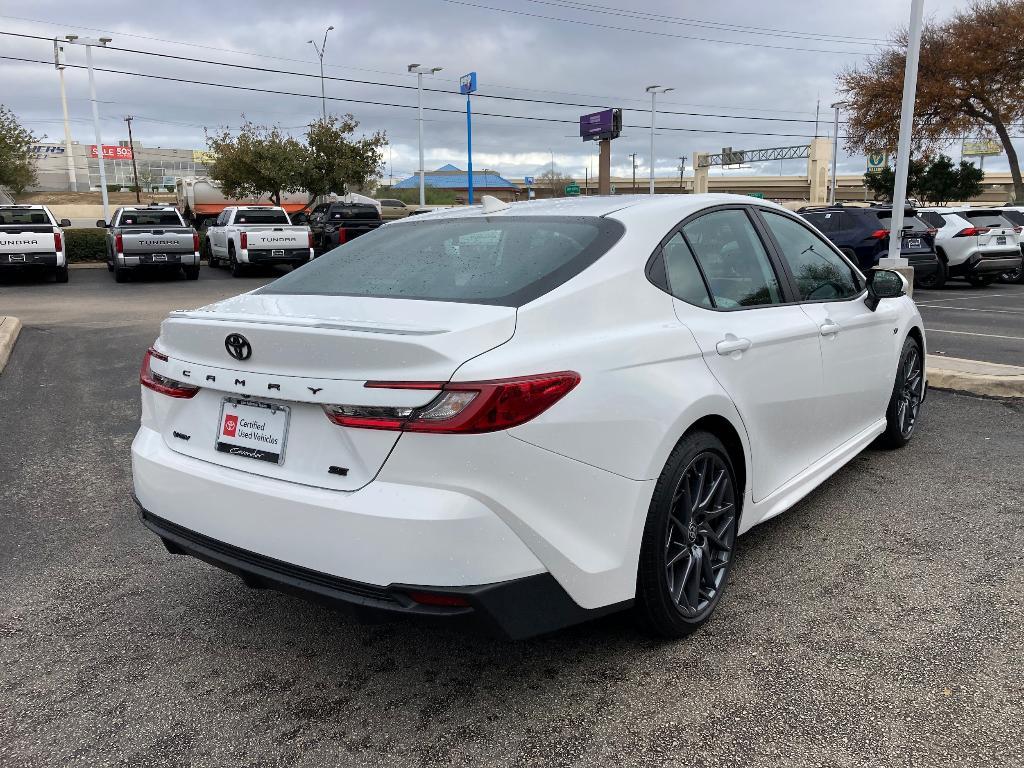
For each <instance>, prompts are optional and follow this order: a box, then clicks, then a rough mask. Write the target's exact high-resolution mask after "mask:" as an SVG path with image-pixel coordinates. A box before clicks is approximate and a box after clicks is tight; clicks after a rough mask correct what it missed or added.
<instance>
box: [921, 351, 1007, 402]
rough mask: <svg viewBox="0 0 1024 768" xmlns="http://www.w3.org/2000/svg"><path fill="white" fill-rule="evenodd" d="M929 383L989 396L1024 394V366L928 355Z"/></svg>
mask: <svg viewBox="0 0 1024 768" xmlns="http://www.w3.org/2000/svg"><path fill="white" fill-rule="evenodd" d="M927 364H928V386H929V387H931V388H933V389H949V390H953V391H956V392H970V393H971V394H974V395H984V396H985V397H1024V368H1022V367H1020V366H1017V365H1001V364H999V363H985V362H982V361H980V360H964V359H963V358H959V357H946V356H944V355H928V360H927Z"/></svg>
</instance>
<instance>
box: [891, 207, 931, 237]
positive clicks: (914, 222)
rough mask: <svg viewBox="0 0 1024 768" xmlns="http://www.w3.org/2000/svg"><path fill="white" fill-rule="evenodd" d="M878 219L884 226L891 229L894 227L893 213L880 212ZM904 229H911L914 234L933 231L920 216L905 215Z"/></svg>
mask: <svg viewBox="0 0 1024 768" xmlns="http://www.w3.org/2000/svg"><path fill="white" fill-rule="evenodd" d="M878 219H879V221H881V222H882V226H883V227H885V228H886V229H889V228H890V227H891V226H892V211H879V212H878ZM903 228H904V229H910V230H912V231H914V232H927V231H928V230H929V229H931V225H930V224H928V223H927V222H925V221H924V220H922V219H921V217H920V216H919V215H913V216H911V215H908V214H904V215H903Z"/></svg>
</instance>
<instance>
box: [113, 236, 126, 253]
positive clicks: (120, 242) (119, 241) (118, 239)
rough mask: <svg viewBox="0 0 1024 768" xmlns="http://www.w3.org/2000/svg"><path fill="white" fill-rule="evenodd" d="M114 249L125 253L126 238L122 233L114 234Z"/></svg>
mask: <svg viewBox="0 0 1024 768" xmlns="http://www.w3.org/2000/svg"><path fill="white" fill-rule="evenodd" d="M114 249H115V250H116V251H117V252H118V253H124V238H123V237H122V236H121V234H120V233H118V234H116V235H114Z"/></svg>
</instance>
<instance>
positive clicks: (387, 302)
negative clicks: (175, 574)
mask: <svg viewBox="0 0 1024 768" xmlns="http://www.w3.org/2000/svg"><path fill="white" fill-rule="evenodd" d="M720 206H732V207H735V206H739V207H741V210H742V209H751V210H762V211H775V212H781V213H783V214H785V215H786V216H787V217H788V218H790V219H791V220H793V221H797V222H801V220H800V219H798V218H797V217H796V216H795V215H793V214H790V213H788V212H787V211H785V209H783V208H782V207H781V206H777V205H774V204H772V203H768V202H764V201H757V200H752V199H751V198H748V197H741V196H731V195H692V196H667V195H666V196H657V197H647V196H621V197H584V198H577V199H566V200H552V201H547V200H545V201H530V202H526V203H517V204H513V205H511V206H509V207H508V208H506V209H505V210H503V211H501V212H499V213H492V214H490V216H491V217H493V219H494V220H499V219H501V218H502V217H517V216H538V217H545V216H573V217H607V218H608V219H611V220H613V222H618V223H619V224H620V225H621V227H622V228H623V230H624V232H623V234H622V236H621V237H620V239H618V241H617V242H615V243H614V245H612V246H611V247H610V249H609V250H608V251H607V252H606V253H604V255H603V256H601V257H600V258H599V259H597V261H596V262H594V263H593V264H591V265H590V266H588V267H586V268H585V269H583V270H582V271H580V272H579V273H578V274H575V275H574V276H572V277H570V278H569V279H568V280H566V281H565V282H563V283H561V284H560V285H558V286H557V287H554V288H553V289H552V290H550V291H548V292H547V293H543V294H542V295H540V296H538V297H536V298H534V299H533V300H530V301H528V302H526V303H524V304H522V305H521V306H518V307H510V306H500V305H487V304H476V303H456V302H449V301H424V300H414V299H395V298H363V297H351V296H311V295H288V294H261V293H251V294H244V295H242V296H237V297H235V298H232V299H228V300H226V301H223V302H219V303H217V304H213V305H211V306H209V307H204V308H202V309H201V310H196V311H192V312H182V313H175V314H172V315H171V316H170V317H169V318H168V319H167V320H165V321H164V323H163V325H162V327H161V333H160V337H159V338H158V339H157V341H156V343H155V345H154V347H155V349H157V350H159V352H161V353H162V354H163V355H164V356H166V358H167V359H166V360H154V361H153V362H152V366H153V370H154V371H155V372H156V373H158V374H161V375H163V376H166V377H167V378H169V379H171V380H176V381H179V382H187V383H190V384H194V385H196V386H199V387H200V392H199V393H198V394H197V395H196V396H194V397H192V398H189V399H175V398H172V397H168V396H166V395H163V394H160V393H158V392H155V391H153V390H152V389H149V388H145V387H144V388H143V389H142V425H141V428H140V429H139V432H138V434H137V436H136V438H135V441H134V443H133V446H132V463H133V476H134V486H135V493H136V496H137V498H138V501H139V503H140V505H141V506H142V507H143V508H144V509H145V510H147V511H148V512H149V513H152V514H153V515H156V516H158V517H159V518H163V519H164V520H167V521H170V522H171V523H174V524H176V525H179V526H182V527H184V528H186V529H188V530H190V531H195V532H198V533H200V534H202V535H204V536H208V537H210V538H213V539H216V540H218V541H221V542H226V543H228V544H231V545H233V546H237V547H241V548H243V549H245V550H247V551H251V552H255V553H259V554H260V555H263V556H267V557H271V558H274V559H276V560H280V561H283V562H286V563H291V564H295V565H297V566H301V567H304V568H309V569H313V570H315V571H319V572H322V573H325V574H331V575H334V576H338V577H342V578H345V579H351V580H354V581H357V582H362V583H366V584H372V585H377V586H387V585H390V584H416V585H430V586H435V587H458V586H464V585H476V584H489V583H493V582H503V581H507V580H512V579H518V578H521V577H523V576H530V575H535V574H543V573H547V574H551V575H552V576H553V577H554V579H555V580H557V582H558V584H559V585H560V586H561V588H562V589H564V590H565V592H566V593H567V594H568V595H569V596H570V597H571V599H572V601H574V603H575V604H576V605H578V606H580V607H582V608H586V609H596V608H601V607H603V606H611V605H616V604H620V603H623V602H625V601H629V600H631V599H632V598H633V597H634V595H635V593H636V588H637V565H638V557H639V550H640V541H641V537H642V535H643V530H644V525H645V521H646V519H647V514H648V508H649V506H650V504H651V498H652V493H653V492H654V488H655V483H656V481H657V478H658V477H659V474H660V473H661V472H662V469H663V468H664V466H665V464H666V461H667V459H668V457H669V454H670V453H671V451H672V449H673V447H674V446H675V445H676V444H677V442H678V441H679V440H680V438H681V436H683V435H684V433H686V432H687V430H688V429H689V428H690V427H691V426H693V425H694V424H695V423H697V422H698V421H702V420H713V421H714V422H715V423H716V424H727V425H729V426H730V427H731V429H732V430H733V431H734V432H735V434H736V436H737V437H738V442H739V450H740V451H741V453H742V458H743V461H742V463H743V465H744V473H743V474H744V475H745V483H744V487H743V488H742V496H743V513H742V518H741V521H740V527H739V530H740V532H741V533H742V532H744V531H746V530H749V529H750V528H751V527H753V526H754V525H756V524H758V523H759V522H762V521H763V520H765V519H767V518H769V517H772V516H774V515H776V514H778V513H779V512H781V511H783V510H785V509H786V508H788V507H789V506H791V505H792V504H794V503H795V502H796V501H798V500H799V499H800V498H802V497H803V496H804V495H806V494H807V493H809V492H810V491H811V490H812V489H813V488H815V487H816V486H817V485H818V484H820V483H821V482H822V481H824V480H825V479H826V478H827V477H829V476H830V475H831V474H832V473H834V472H835V471H836V470H838V469H839V468H840V467H841V466H842V465H843V464H844V463H846V462H847V461H849V460H850V459H851V458H852V457H853V456H855V455H856V454H857V453H858V452H859V451H860V450H862V449H863V448H864V447H865V446H866V445H867V444H868V443H870V442H871V441H872V440H873V439H874V438H875V437H877V436H878V435H879V434H880V433H881V432H882V431H883V430H884V429H885V424H886V420H885V412H886V407H887V404H888V401H889V396H890V394H891V392H892V388H893V382H894V377H895V374H896V368H897V363H898V361H899V356H900V352H901V349H902V347H903V344H904V341H905V340H906V338H907V337H908V335H909V334H911V333H912V332H913V333H916V334H922V331H923V325H922V321H921V317H920V315H919V313H918V312H917V309H916V307H915V306H914V303H913V301H912V300H911V299H910V298H909V297H907V296H902V297H899V298H893V299H885V300H883V301H881V303H880V305H879V307H878V309H877V311H875V312H872V311H871V310H870V309H869V308H868V307H867V306H866V305H865V300H864V297H865V294H864V292H863V291H862V292H861V293H859V294H858V295H856V296H854V297H853V298H849V299H846V300H840V301H821V302H814V301H812V302H803V303H799V302H795V303H788V304H779V305H772V306H767V307H758V308H750V309H746V308H742V307H740V308H736V309H731V310H728V311H724V310H713V309H705V308H703V307H698V306H695V305H693V304H690V303H687V302H686V301H683V300H681V299H679V298H675V297H673V296H671V295H669V294H668V293H666V292H665V291H663V290H662V289H661V288H659V287H657V286H656V285H655V284H653V283H652V280H651V279H650V278H649V277H648V275H647V273H646V267H647V264H648V260H649V258H651V256H652V253H654V252H655V251H656V249H658V248H659V246H660V244H661V242H662V240H663V238H664V237H666V235H668V233H669V232H670V231H671V230H672V229H673V227H675V226H676V225H677V224H678V223H679V222H682V221H683V220H685V219H687V218H688V217H692V216H696V215H698V214H701V213H705V212H707V211H709V210H711V209H714V208H716V207H720ZM474 218H475V219H477V220H480V221H485V219H484V214H483V213H482V212H481V210H480V209H479V208H476V209H473V208H470V209H466V208H460V209H454V210H447V211H437V212H433V213H427V214H423V215H421V216H416V217H412V218H410V219H408V220H404V221H397V222H393V223H390V224H388V225H387V227H385V228H382V230H381V231H380V232H379V233H374V234H372V235H368V236H367V238H370V237H373V238H377V239H378V240H377V241H379V240H380V238H381V237H383V236H385V235H384V233H385V232H387V233H396V232H402V231H403V230H402V228H404V227H411V226H417V224H418V223H419V222H426V221H449V220H456V221H463V220H466V219H474ZM801 223H802V222H801ZM803 227H804V228H805V229H810V228H809V227H807V225H806V224H803ZM821 241H822V243H823V244H824V246H823V247H825V248H827V249H829V251H830V252H831V253H833V254H839V252H838V251H836V249H835V248H834V247H833V246H831V245H830V244H828V241H827V240H824V238H821ZM360 242H364V239H360V240H357V241H355V243H360ZM375 242H376V241H375ZM364 244H365V243H364ZM349 247H350V246H343V247H342V248H341V249H339V253H345V250H344V249H345V248H349ZM839 258H840V259H843V260H844V261H845V257H842V256H841V255H839ZM321 262H323V258H322V259H320V260H318V262H315V263H314V264H312V265H310V266H309V267H304V268H303V269H314V268H316V267H317V266H318V265H319V264H321ZM846 264H847V266H848V267H849V269H850V270H851V271H852V272H853V273H854V274H856V275H858V276H859V278H860V279H861V280H863V276H862V275H860V273H859V272H857V271H856V267H854V266H852V265H849V263H848V262H846ZM301 272H302V270H299V272H298V273H294V274H296V275H298V274H301ZM272 285H273V284H272ZM271 287H272V286H271ZM231 333H241V334H244V336H245V337H246V339H247V340H248V341H249V342H251V348H252V350H253V352H252V357H251V358H250V359H248V360H245V361H241V362H239V361H236V360H233V359H232V358H231V357H229V356H228V354H227V353H226V352H225V343H226V336H227V335H228V334H231ZM922 340H923V336H922ZM723 342H725V344H724V345H723ZM556 371H573V372H576V373H577V374H579V379H580V381H579V384H578V385H577V386H576V387H575V388H574V389H572V390H571V391H570V392H569V393H568V394H567V395H565V396H564V397H563V398H562V399H560V400H559V401H558V402H556V403H555V404H554V405H553V406H552V407H550V408H549V409H548V410H545V411H543V412H542V413H540V415H538V416H536V417H535V418H533V419H531V420H529V421H527V422H525V423H523V424H520V425H518V426H515V427H513V428H511V429H507V430H504V431H496V432H487V433H483V434H459V435H446V434H429V433H414V432H393V431H384V430H374V429H365V428H357V427H339V426H336V425H335V424H333V423H331V422H330V421H328V419H327V418H325V417H324V413H323V410H322V405H323V404H328V403H347V404H353V405H354V406H359V407H361V408H365V407H369V406H394V407H419V406H424V405H426V404H428V403H431V402H432V401H433V400H434V398H435V396H436V395H437V392H436V391H434V390H422V389H400V388H398V389H396V388H368V387H367V386H366V382H368V381H384V382H396V381H406V382H408V381H413V382H416V381H442V382H443V381H449V380H451V381H452V382H480V381H492V380H498V379H505V378H508V377H516V376H526V375H533V374H541V373H548V372H556ZM275 386H276V388H275V389H271V387H275ZM232 395H234V396H245V397H249V398H253V399H256V400H263V401H267V402H272V403H279V404H285V405H287V406H288V407H289V408H291V409H292V410H291V417H292V423H291V427H290V434H289V446H288V451H289V453H288V456H287V459H286V460H285V462H284V463H283V464H270V463H267V462H258V461H254V460H251V459H248V458H245V457H240V456H228V455H226V454H224V453H218V452H216V451H215V450H214V449H213V445H214V443H215V442H216V435H217V434H218V432H217V430H218V429H219V428H220V424H219V422H218V413H219V404H220V402H221V401H222V399H223V398H224V397H225V396H232ZM702 423H704V422H703V421H702ZM176 433H180V434H185V435H188V438H187V439H182V438H180V437H176V436H175V434H176ZM342 463H344V464H345V466H346V467H348V468H349V470H350V471H349V473H348V474H347V475H345V476H337V475H330V474H327V473H326V472H325V470H326V466H325V465H327V464H342ZM538 610H543V607H538Z"/></svg>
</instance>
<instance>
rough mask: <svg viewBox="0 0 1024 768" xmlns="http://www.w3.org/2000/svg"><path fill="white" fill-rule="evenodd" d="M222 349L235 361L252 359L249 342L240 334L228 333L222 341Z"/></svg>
mask: <svg viewBox="0 0 1024 768" xmlns="http://www.w3.org/2000/svg"><path fill="white" fill-rule="evenodd" d="M224 349H226V350H227V351H228V354H229V355H231V356H232V357H233V358H235V360H248V359H249V358H250V357H252V345H251V344H249V340H248V339H247V338H245V336H243V335H242V334H240V333H229V334H228V337H227V338H226V339H224Z"/></svg>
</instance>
